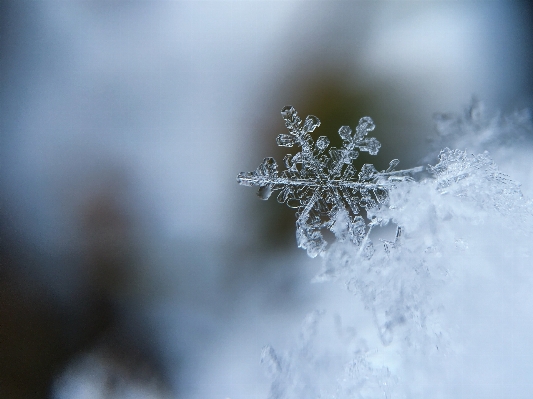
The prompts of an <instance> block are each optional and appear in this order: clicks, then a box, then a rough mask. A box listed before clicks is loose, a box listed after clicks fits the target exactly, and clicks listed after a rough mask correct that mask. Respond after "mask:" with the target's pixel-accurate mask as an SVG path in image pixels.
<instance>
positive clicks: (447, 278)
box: [239, 109, 533, 399]
mask: <svg viewBox="0 0 533 399" xmlns="http://www.w3.org/2000/svg"><path fill="white" fill-rule="evenodd" d="M285 111H287V109H286V110H285ZM288 111H290V112H289V113H288V114H289V115H292V116H291V117H290V118H288V117H287V112H285V117H286V118H287V119H288V122H287V125H288V127H289V131H290V132H291V135H287V136H288V137H285V136H283V138H281V139H278V143H280V142H281V143H282V144H284V145H288V144H290V145H294V144H297V145H298V146H299V147H301V148H302V151H301V152H300V153H298V154H296V155H295V156H294V157H293V158H297V160H298V162H294V163H291V162H290V161H289V162H288V164H287V168H288V171H285V172H283V174H282V175H281V176H279V175H278V173H277V169H276V167H275V162H274V161H273V160H272V159H271V158H269V159H267V160H265V162H264V163H263V164H262V165H261V166H260V167H259V168H258V169H257V170H256V171H255V172H252V173H247V174H245V173H242V174H240V175H239V180H240V182H241V184H245V185H257V186H259V187H260V193H264V192H268V193H269V194H270V193H271V192H272V191H275V190H281V193H283V192H284V190H286V191H287V192H289V193H290V195H291V199H293V200H296V204H295V207H296V208H297V209H298V221H297V229H298V230H299V232H298V233H297V234H298V237H299V245H300V246H302V247H304V248H306V249H307V250H308V253H309V254H310V255H311V256H313V255H316V254H318V253H321V254H322V255H323V258H324V262H323V267H322V270H321V272H320V273H319V274H318V275H317V276H316V277H315V279H314V281H316V282H334V283H340V284H341V286H343V287H344V288H346V289H347V290H348V291H349V292H351V293H353V294H354V296H355V298H356V302H358V303H359V304H361V305H362V306H363V308H364V311H361V310H357V306H356V303H353V304H351V305H350V304H342V303H338V302H334V303H325V304H324V307H325V308H326V307H328V305H329V309H326V311H314V312H311V313H310V314H309V316H308V317H307V318H306V320H305V321H304V325H303V327H302V333H301V335H300V337H299V338H298V339H297V341H296V343H295V345H294V346H293V347H292V348H290V349H289V350H286V351H276V350H275V349H274V348H272V347H270V346H267V347H265V348H264V350H263V354H262V363H263V364H264V365H265V368H266V369H267V371H268V374H269V375H270V378H271V379H272V385H271V390H270V398H271V399H274V398H275V399H282V398H287V399H288V398H294V399H296V398H302V397H305V398H332V399H333V398H335V399H344V398H410V399H411V398H428V397H431V398H437V397H438V398H470V397H484V398H502V397H513V398H528V397H529V396H530V392H531V391H532V390H533V383H532V382H531V379H530V378H529V376H530V375H531V373H532V372H533V366H532V365H531V362H530V359H531V357H532V356H533V344H532V343H531V340H530V338H529V337H530V331H531V322H530V321H529V320H531V319H532V318H533V314H532V311H531V309H532V303H533V296H532V295H531V292H533V273H532V272H531V257H532V255H533V254H532V250H531V240H532V238H533V227H532V226H533V206H532V202H531V201H530V200H528V199H527V197H526V196H524V195H523V193H522V191H521V188H520V184H519V183H517V182H516V181H514V180H513V179H512V178H510V177H509V176H507V175H506V174H504V173H502V172H501V171H500V170H499V168H498V167H497V166H496V164H495V163H494V161H493V160H492V158H491V157H490V155H489V153H488V152H482V153H479V154H472V153H471V152H468V151H465V150H451V149H449V148H445V149H443V150H442V151H441V152H440V154H439V156H438V159H437V160H434V161H433V164H432V165H429V166H428V167H427V169H426V170H427V172H428V173H427V175H426V176H425V177H424V178H419V179H418V180H415V179H414V178H412V177H411V176H415V177H416V175H413V172H415V171H418V170H420V169H419V168H417V169H411V170H409V171H400V172H394V171H393V168H394V167H395V166H396V164H397V161H396V160H395V161H393V162H391V167H390V168H389V169H388V170H386V171H382V172H378V171H376V169H375V168H374V167H373V166H372V165H364V166H363V167H362V168H361V170H360V171H358V173H357V172H355V171H353V172H352V169H351V168H353V166H352V164H351V161H352V160H353V155H352V154H355V153H350V151H354V149H355V151H356V152H357V151H361V150H363V147H364V148H368V147H369V146H368V144H361V140H370V139H366V138H365V136H366V134H367V133H368V131H370V130H371V128H370V127H373V123H371V120H370V119H369V118H363V119H362V120H361V122H360V125H359V126H358V128H357V129H356V133H355V135H353V136H352V134H351V131H350V130H349V128H344V127H343V128H341V129H340V131H339V134H340V136H341V137H342V138H343V140H344V142H345V145H344V146H343V148H342V149H340V150H338V151H339V152H336V151H337V150H335V149H330V151H329V157H324V158H321V156H322V155H321V154H323V152H324V149H325V148H327V145H328V144H329V143H327V140H326V139H319V140H317V141H316V144H313V141H312V140H311V138H310V135H309V131H310V129H309V128H312V129H315V128H316V127H317V125H318V119H317V118H315V117H309V118H308V119H307V120H311V122H308V123H307V122H306V123H304V124H303V127H301V126H302V122H301V121H300V120H299V119H298V118H297V116H296V115H295V112H294V111H293V110H291V109H288ZM294 121H295V122H294ZM293 122H294V123H293ZM469 123H470V122H469ZM486 123H487V122H483V121H482V120H481V119H480V121H479V123H478V125H479V126H485V125H486ZM294 126H296V127H294ZM305 126H308V128H306V127H305ZM451 126H455V125H453V124H452V125H451ZM369 128H370V129H369ZM306 129H307V130H306ZM450 129H451V128H450ZM509 129H510V128H509ZM509 129H502V128H497V127H495V128H493V130H494V131H493V136H492V139H491V141H490V142H491V143H493V142H498V141H500V140H503V139H504V138H505V137H511V136H512V135H513V134H514V133H513V132H511V131H510V130H509ZM491 131H492V130H491ZM294 132H295V133H294ZM358 132H362V133H358ZM498 132H500V133H501V134H502V135H503V138H502V137H500V136H499V135H498ZM452 134H453V129H452V133H450V137H451V135H452ZM292 136H294V137H295V138H291V137H292ZM297 138H301V140H300V141H298V140H299V139H297ZM461 138H464V137H463V136H461ZM291 140H292V141H291ZM368 142H369V141H366V142H365V143H368ZM371 142H372V143H374V141H373V140H372V141H371ZM319 143H320V144H319ZM354 143H355V145H353V146H352V147H351V148H350V144H354ZM487 143H488V142H487ZM449 144H451V145H452V144H453V140H450V143H449ZM480 147H481V149H482V147H483V145H482V144H480V143H477V147H476V149H477V150H479V149H480ZM373 148H379V146H375V147H373ZM510 148H512V146H511V147H510ZM343 151H344V152H343ZM372 151H374V150H372ZM338 154H342V155H338ZM346 154H347V155H346ZM337 155H338V156H337ZM289 159H291V157H289ZM339 159H342V160H344V159H346V160H347V161H348V162H347V163H344V161H342V162H341V163H342V165H341V163H339V161H338V160H339ZM339 165H341V166H340V167H339ZM336 167H338V169H336ZM524 167H526V168H529V167H530V166H528V165H524ZM291 168H292V173H293V174H291ZM347 171H349V172H348V173H347ZM356 174H357V178H354V177H353V176H355V175H356ZM298 189H302V190H301V192H298ZM294 193H299V194H298V195H296V194H294ZM280 195H281V194H280ZM264 197H265V198H267V197H268V196H264ZM328 198H329V200H328ZM337 199H338V201H337ZM336 201H337V202H336ZM280 202H287V198H284V197H282V198H281V200H280ZM352 204H355V206H357V208H355V209H354V207H353V206H352ZM365 205H366V206H365ZM361 210H364V211H365V212H364V214H361ZM305 212H307V213H305ZM311 212H312V213H311ZM312 218H314V220H315V222H313V220H311V221H309V219H312ZM318 220H320V223H319V221H318ZM303 226H309V227H307V230H305V229H303ZM391 226H392V227H393V228H392V229H390V227H391ZM324 227H327V228H329V229H330V230H331V231H333V233H334V234H335V236H336V242H335V243H333V244H332V245H330V246H329V247H327V248H325V243H324V242H323V241H319V243H320V245H319V246H318V247H317V245H318V244H315V243H316V242H318V241H317V237H318V238H320V239H321V238H322V237H321V235H319V234H320V229H322V228H324ZM387 229H388V230H387ZM380 230H382V231H383V232H384V233H383V234H381V235H379V234H377V236H376V235H375V233H376V232H379V231H380ZM387 231H388V233H387ZM394 231H395V233H394ZM371 233H372V234H373V235H371ZM311 234H314V235H311ZM371 238H373V239H374V241H375V242H377V240H379V241H380V242H381V244H379V245H377V244H376V245H372V244H371V241H370V239H371ZM313 240H314V241H313ZM310 248H311V250H310ZM350 306H352V312H353V314H352V315H351V316H352V319H351V320H350V321H349V322H348V323H346V320H347V319H349V318H350V317H349V311H348V317H347V316H346V314H344V315H343V316H342V317H338V320H339V321H338V322H337V321H336V320H337V319H336V317H337V314H338V313H339V312H340V310H341V308H344V307H348V308H350ZM328 312H329V313H328ZM331 316H333V317H334V319H335V321H334V323H332V322H331ZM341 320H342V322H341Z"/></svg>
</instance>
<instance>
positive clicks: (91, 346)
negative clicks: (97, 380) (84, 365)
mask: <svg viewBox="0 0 533 399" xmlns="http://www.w3.org/2000/svg"><path fill="white" fill-rule="evenodd" d="M109 176H113V173H109V172H108V174H107V177H106V179H104V184H101V185H100V189H98V190H96V191H90V190H87V192H86V194H87V196H86V198H85V201H82V204H81V205H80V207H79V219H80V225H79V226H80V229H79V236H80V242H79V248H69V250H68V253H59V254H47V253H44V252H43V251H39V250H37V249H36V248H35V247H34V246H32V244H31V243H30V242H28V240H26V239H25V238H24V232H23V231H20V229H19V228H18V227H17V226H16V224H13V223H14V222H13V221H11V222H9V221H8V220H7V218H6V217H4V218H3V219H2V226H1V231H0V233H1V241H0V262H1V265H2V268H1V269H0V353H1V354H2V356H0V396H1V397H6V398H15V399H16V398H44V397H47V396H48V395H49V393H50V390H51V387H52V384H53V381H54V380H55V379H56V378H57V376H58V375H59V374H61V373H63V372H64V370H65V367H67V365H69V364H77V363H79V362H80V361H82V362H83V360H80V353H86V355H85V356H86V357H87V356H88V357H91V356H93V355H91V353H93V352H94V353H98V354H99V355H98V356H101V357H102V359H103V360H102V361H103V362H104V363H105V367H104V369H105V370H112V371H110V372H109V375H110V377H109V387H108V389H109V390H111V391H112V390H113V389H114V386H115V385H117V384H118V385H120V384H125V383H126V382H125V381H136V383H138V382H139V381H138V379H141V380H143V379H149V380H150V381H151V382H150V384H151V383H152V382H154V381H156V382H157V384H156V385H157V386H164V383H163V382H162V381H164V379H163V377H162V375H163V373H162V372H161V370H162V368H161V367H160V365H159V364H158V360H157V356H156V355H154V353H153V352H152V348H150V347H149V345H147V344H146V343H147V342H149V338H146V337H145V336H144V334H143V332H142V331H141V329H140V328H137V329H136V328H135V326H132V323H131V322H128V321H126V320H125V319H124V317H123V309H122V307H121V298H122V297H123V296H124V295H130V296H131V295H135V292H134V291H135V288H131V284H132V278H133V277H132V276H134V275H135V273H134V270H133V269H134V268H133V266H132V265H134V263H135V262H134V259H135V258H136V253H135V252H136V251H135V248H136V245H135V239H134V237H133V236H134V234H133V232H135V231H136V226H135V223H134V222H133V220H134V218H133V217H132V216H131V215H130V214H129V213H128V211H127V206H126V205H125V204H124V201H123V200H124V198H122V197H121V196H120V195H119V194H117V193H118V192H120V191H121V189H120V187H122V186H123V183H122V182H121V181H118V180H117V178H110V177H109ZM2 209H5V207H2ZM51 262H63V263H65V267H72V268H74V269H75V270H77V271H78V272H79V273H81V277H82V279H81V280H82V284H81V285H80V287H79V289H78V290H76V292H75V293H74V294H73V297H72V298H71V301H68V302H64V301H61V300H59V299H58V298H57V297H56V296H54V292H52V289H51V288H50V287H47V286H45V285H44V284H43V283H41V282H39V281H35V277H32V276H31V275H29V274H30V273H32V270H35V268H36V267H37V266H39V267H46V265H47V264H49V263H51ZM126 291H128V293H127V294H126ZM82 359H83V357H82ZM69 368H70V366H69ZM67 374H68V373H67ZM147 376H149V378H148V377H147ZM114 381H118V382H116V383H115V382H114ZM161 392H163V390H162V391H161Z"/></svg>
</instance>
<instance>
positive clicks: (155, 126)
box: [0, 0, 533, 399]
mask: <svg viewBox="0 0 533 399" xmlns="http://www.w3.org/2000/svg"><path fill="white" fill-rule="evenodd" d="M531 17H532V15H531V9H530V8H529V7H528V6H527V4H526V3H519V2H516V3H515V2H479V1H476V2H448V1H428V2H421V1H420V2H418V1H391V2H378V1H376V2H357V1H351V2H335V1H328V2H315V1H313V2H304V1H277V2H264V1H242V2H233V1H197V2H182V1H102V0H87V1H22V0H11V1H9V0H4V1H3V2H2V3H1V6H0V73H1V75H0V81H1V92H0V201H1V202H0V221H1V226H0V234H1V236H0V256H1V264H0V353H2V356H0V396H5V397H13V398H18V397H20V398H22V397H33V396H32V395H34V397H44V396H46V395H47V393H49V392H56V393H55V395H56V396H57V395H59V396H61V395H66V397H68V395H71V397H75V396H76V393H75V392H78V393H79V391H76V389H78V390H79V389H81V388H79V387H80V386H81V385H83V384H87V386H93V388H94V389H93V391H94V392H96V393H93V396H86V397H101V396H102V395H103V394H100V393H98V392H104V391H105V390H106V389H107V390H111V391H113V390H114V392H115V395H117V396H116V397H121V396H120V395H119V394H117V393H116V391H117V388H116V383H115V385H113V384H107V385H106V384H105V383H104V382H105V381H107V380H105V378H104V377H102V378H104V380H105V381H104V382H102V381H103V380H101V379H100V380H99V379H97V378H95V379H90V378H88V377H87V378H85V377H84V376H85V375H86V374H91V372H90V370H91V369H90V367H89V368H88V369H87V370H89V371H84V368H83V367H81V366H79V367H78V368H76V366H75V365H76V364H80V359H84V358H86V357H90V356H94V357H96V358H97V359H100V360H101V359H104V360H101V362H102V364H104V365H105V367H104V366H102V367H103V368H104V369H105V370H107V371H106V372H107V373H108V374H110V375H112V376H114V378H115V379H118V381H119V386H121V385H120V384H123V385H124V386H128V387H130V388H128V389H132V391H135V392H141V391H142V389H148V390H151V391H150V392H151V393H152V394H153V395H155V397H164V395H167V394H168V395H171V396H173V395H176V394H178V395H181V396H180V397H190V398H193V397H198V398H200V397H202V398H206V397H220V398H223V397H231V398H232V399H235V398H239V397H242V398H251V397H258V398H263V397H265V395H266V392H267V389H268V381H267V380H266V378H264V377H263V374H262V370H261V366H260V365H259V354H260V350H261V347H262V346H263V345H264V344H266V343H270V342H279V343H281V344H282V343H283V342H285V341H284V340H285V339H286V337H287V336H288V335H290V334H291V331H293V329H294V326H297V325H298V324H299V322H300V320H301V319H302V317H303V315H304V314H305V313H306V312H307V311H309V310H310V309H312V308H313V306H315V305H314V301H316V295H315V293H314V291H313V290H314V289H315V288H313V287H311V288H309V287H308V286H307V281H308V277H309V276H311V275H312V273H313V272H314V271H316V267H317V263H316V262H318V261H316V262H313V261H311V260H308V259H307V257H306V255H305V253H304V251H297V250H296V248H295V247H296V245H295V239H294V216H293V214H292V212H291V211H290V210H288V209H285V208H283V207H282V206H281V205H277V204H275V203H274V202H275V201H274V200H271V202H272V203H268V202H267V203H263V202H261V201H257V200H256V198H255V196H254V193H253V191H252V190H251V189H245V188H243V187H239V186H238V185H237V183H236V181H235V176H236V175H237V173H238V172H240V171H249V170H253V169H255V167H256V166H257V165H258V164H259V163H260V161H261V160H262V159H263V157H265V156H275V157H276V158H277V159H278V162H280V163H281V159H282V157H283V155H284V151H282V150H280V149H279V148H277V147H276V146H275V137H276V135H277V134H279V133H283V131H284V126H283V123H282V120H281V117H280V115H279V111H280V109H281V108H282V107H283V106H284V105H287V104H292V105H294V106H295V107H296V109H297V110H298V111H299V112H300V113H301V114H302V116H305V115H307V114H314V115H317V116H318V117H319V118H320V119H321V120H322V122H323V125H322V127H320V128H319V130H320V131H319V132H318V134H317V135H321V134H327V135H331V136H330V137H332V138H334V136H335V132H336V129H337V128H338V127H339V126H341V125H346V124H348V125H351V126H352V127H353V126H354V125H356V124H357V121H358V119H359V118H360V117H362V116H366V115H369V116H371V117H373V119H374V120H375V122H376V125H377V128H376V131H375V137H377V138H378V139H379V140H380V141H381V142H382V144H383V147H382V151H381V153H380V156H378V157H376V159H375V160H371V161H372V162H375V164H376V166H377V167H378V169H380V168H381V169H382V168H384V167H386V165H387V162H388V160H390V159H392V158H399V159H400V161H401V162H402V163H401V166H403V167H409V166H414V165H416V164H417V163H419V162H420V160H421V159H423V158H424V157H425V156H426V154H427V148H428V147H429V146H428V142H427V138H428V137H431V136H432V135H434V132H433V127H432V126H433V122H432V115H433V113H434V112H447V111H453V112H462V110H463V108H465V107H467V106H468V105H469V104H470V101H471V98H472V96H476V97H477V98H479V99H481V100H483V101H484V102H485V103H486V104H487V107H489V108H492V109H502V110H504V111H512V110H514V109H520V108H523V107H528V106H530V105H531V100H532V97H531V93H532V88H533V75H532V74H531V70H532V69H531V68H532V66H533V65H532V63H533V58H532V50H531V49H532V47H531V44H532V38H533V37H532V30H531V29H532V26H531V24H530V20H531ZM363 161H369V160H368V159H364V160H363ZM98 364H100V363H98ZM73 365H74V366H73ZM87 367H88V366H87ZM95 367H96V366H95ZM69 370H70V371H69ZM72 370H75V371H72ZM76 370H78V371H76ZM139 370H141V371H142V372H141V371H139ZM69 373H70V374H69ZM76 373H77V374H76ZM84 373H85V374H84ZM104 374H105V373H104ZM65 375H67V376H68V375H76V376H78V377H77V378H78V380H76V379H75V378H74V379H73V378H70V380H69V378H68V377H65ZM147 375H148V376H150V378H151V379H150V378H148V377H146V376H147ZM84 378H85V380H84ZM106 378H108V377H106ZM109 378H111V377H109ZM154 380H156V381H158V383H157V384H156V385H153V384H152V385H150V384H151V382H150V381H154ZM54 381H55V382H54ZM58 381H59V382H58ZM61 381H63V382H61ZM64 381H70V382H66V383H65V382H64ZM79 381H81V382H79ZM113 381H114V380H113ZM147 381H148V382H147ZM69 384H70V385H69ZM76 384H78V385H76ZM80 384H81V385H80ZM91 384H92V385H91ZM83 386H84V385H83ZM147 387H148V388H147ZM124 389H125V388H124ZM89 391H90V390H89ZM89 391H88V392H89ZM93 391H90V392H93ZM58 392H59V393H58ZM69 392H70V394H69ZM28 395H29V396H28ZM88 395H89V394H88ZM98 395H101V396H98Z"/></svg>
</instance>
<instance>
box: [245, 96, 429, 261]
mask: <svg viewBox="0 0 533 399" xmlns="http://www.w3.org/2000/svg"><path fill="white" fill-rule="evenodd" d="M281 115H282V116H283V119H284V120H285V126H286V127H287V129H288V130H289V134H280V135H279V136H278V137H277V139H276V141H277V143H278V145H279V146H283V147H293V146H295V145H296V146H298V147H300V148H301V151H300V152H298V153H296V154H295V155H292V154H288V155H286V156H285V158H284V162H285V166H286V168H287V169H286V170H284V171H282V172H281V174H279V173H278V165H277V163H276V161H275V160H274V158H265V159H264V160H263V162H262V163H261V165H259V167H258V168H257V169H256V170H255V171H253V172H247V173H245V172H242V173H240V174H239V175H238V176H237V181H238V182H239V184H242V185H245V186H259V191H258V193H257V194H258V195H259V197H260V198H261V199H264V200H266V199H268V198H269V197H270V195H271V194H272V192H274V191H278V190H279V191H280V192H279V194H278V202H280V203H285V204H287V205H288V206H289V207H291V208H295V209H296V210H297V212H296V216H297V220H296V239H297V242H298V246H299V247H301V248H304V249H306V250H307V253H308V255H309V256H311V257H315V256H317V255H319V254H322V253H323V252H324V250H325V248H326V245H327V242H326V241H325V240H324V237H323V235H322V233H321V230H322V229H325V228H327V229H330V230H331V231H332V232H333V233H334V234H335V237H336V239H337V240H338V241H345V240H347V239H349V240H350V241H351V242H352V243H354V244H355V245H357V246H359V247H361V251H362V252H364V253H366V254H367V255H368V256H371V254H372V248H371V242H370V241H369V240H368V234H369V233H370V231H371V230H372V227H373V226H374V225H375V224H376V223H377V221H376V220H372V221H370V222H368V221H367V220H365V218H364V217H363V216H362V215H361V209H364V210H366V211H368V210H370V209H374V208H378V207H380V206H381V205H383V204H385V203H386V202H387V200H388V192H389V190H390V189H391V188H392V187H393V186H394V183H395V182H399V181H404V180H409V179H410V175H411V174H413V173H416V172H419V171H421V170H422V168H414V169H409V170H400V171H395V170H394V168H395V167H396V166H397V165H398V163H399V161H398V160H397V159H394V160H392V161H391V162H390V165H389V168H388V169H387V170H383V171H378V170H376V168H375V167H374V165H372V164H365V165H363V167H362V168H361V170H360V171H359V172H358V171H357V170H356V168H355V166H354V164H353V161H354V160H355V159H356V158H357V157H358V156H359V151H366V152H368V153H369V154H370V155H376V154H377V153H378V151H379V149H380V147H381V144H380V142H379V141H378V140H377V139H375V138H374V137H367V135H368V133H369V132H371V131H373V130H374V128H375V125H374V122H373V121H372V119H371V118H369V117H364V118H361V119H360V120H359V124H358V126H357V127H356V129H355V132H353V131H352V129H351V128H350V127H349V126H342V127H341V128H340V129H339V136H340V137H341V138H342V141H343V144H342V147H341V148H335V147H331V148H329V151H327V149H328V147H329V139H328V138H327V137H326V136H320V137H319V138H318V139H317V140H316V142H314V141H313V138H312V137H311V133H312V132H313V131H314V130H315V129H316V128H317V127H319V126H320V120H319V119H318V118H317V117H316V116H313V115H310V116H308V117H307V118H305V121H302V120H301V118H300V117H299V116H298V113H297V112H296V110H295V109H294V108H293V107H292V106H290V105H288V106H286V107H284V108H283V109H282V111H281Z"/></svg>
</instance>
